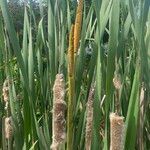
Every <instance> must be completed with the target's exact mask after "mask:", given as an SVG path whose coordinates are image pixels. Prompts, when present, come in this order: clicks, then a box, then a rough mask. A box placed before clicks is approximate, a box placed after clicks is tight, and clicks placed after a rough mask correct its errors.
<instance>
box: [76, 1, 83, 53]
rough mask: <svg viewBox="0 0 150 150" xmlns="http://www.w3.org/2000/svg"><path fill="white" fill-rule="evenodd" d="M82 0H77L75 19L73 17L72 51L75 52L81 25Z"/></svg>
mask: <svg viewBox="0 0 150 150" xmlns="http://www.w3.org/2000/svg"><path fill="white" fill-rule="evenodd" d="M83 2H84V1H83V0H79V3H78V7H77V11H76V19H75V28H74V52H75V54H76V53H77V52H78V47H79V40H80V33H81V26H82V12H83Z"/></svg>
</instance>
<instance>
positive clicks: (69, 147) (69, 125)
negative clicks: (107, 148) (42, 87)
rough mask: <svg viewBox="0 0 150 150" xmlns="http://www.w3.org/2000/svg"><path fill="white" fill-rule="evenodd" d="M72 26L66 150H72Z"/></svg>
mask: <svg viewBox="0 0 150 150" xmlns="http://www.w3.org/2000/svg"><path fill="white" fill-rule="evenodd" d="M73 37H74V25H72V27H71V31H70V35H69V49H68V103H67V106H68V110H67V150H72V141H73V106H74V84H75V79H74V47H73Z"/></svg>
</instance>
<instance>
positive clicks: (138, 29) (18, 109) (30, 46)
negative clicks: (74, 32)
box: [0, 0, 150, 150]
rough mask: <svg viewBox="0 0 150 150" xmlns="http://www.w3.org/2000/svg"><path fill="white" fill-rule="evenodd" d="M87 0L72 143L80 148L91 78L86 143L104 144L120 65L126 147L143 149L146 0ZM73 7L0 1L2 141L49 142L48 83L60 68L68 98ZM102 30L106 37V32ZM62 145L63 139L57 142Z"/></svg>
mask: <svg viewBox="0 0 150 150" xmlns="http://www.w3.org/2000/svg"><path fill="white" fill-rule="evenodd" d="M84 4H85V5H84V12H83V21H82V31H81V38H80V46H79V51H78V55H77V57H76V61H75V62H76V64H75V74H74V75H75V89H74V91H75V92H74V99H75V101H74V105H73V108H74V112H73V114H74V116H73V122H72V123H73V126H74V130H73V136H74V138H73V141H72V143H73V149H75V150H76V149H78V150H82V149H85V128H86V127H85V126H86V103H87V98H88V95H89V90H90V87H91V85H95V96H94V101H93V114H94V118H93V126H92V131H93V133H92V144H91V149H92V150H97V149H104V150H109V147H110V121H109V114H110V113H111V112H115V111H116V105H117V104H116V99H117V98H118V97H116V94H115V93H116V89H115V88H114V85H113V78H114V74H115V73H117V75H118V76H120V80H121V88H120V89H119V98H118V99H119V100H118V103H119V109H120V112H118V113H119V115H121V116H123V117H124V122H125V131H124V143H123V146H124V149H125V150H130V149H131V150H133V149H138V148H139V147H142V148H143V149H146V150H148V149H150V139H149V137H150V132H149V131H150V117H149V114H150V103H149V98H150V94H149V93H150V92H149V91H150V77H149V72H150V44H149V40H150V9H149V6H150V1H149V0H136V1H135V0H129V1H128V0H126V1H122V0H93V1H92V0H91V1H88V0H85V3H84ZM76 7H77V1H76V0H74V1H70V0H60V1H55V0H47V1H44V2H43V3H42V1H41V2H40V3H37V2H36V1H29V2H28V3H26V4H25V5H24V3H23V2H19V1H9V2H7V1H6V0H1V1H0V8H1V16H2V17H3V18H2V17H0V94H1V97H0V130H1V131H2V132H0V149H1V148H2V149H42V150H43V149H46V150H48V149H50V146H51V143H52V136H53V135H52V108H53V92H52V89H53V85H54V81H55V76H56V74H57V73H63V74H64V78H65V83H66V96H65V101H66V102H67V101H68V89H67V88H68V73H67V72H68V71H67V70H68V68H67V66H68V56H67V55H68V51H67V49H68V34H69V32H70V28H71V24H72V23H74V19H75V15H76V14H75V12H76ZM18 32H19V34H18ZM106 34H107V35H108V40H104V38H105V35H106ZM6 78H8V79H10V81H11V82H10V84H9V102H8V103H9V105H8V109H5V105H6V103H5V102H4V100H3V99H4V97H3V96H2V94H3V91H2V88H3V83H4V81H5V79H6ZM143 86H144V89H145V90H144V98H143V99H141V97H140V93H141V92H140V91H141V89H142V87H143ZM18 97H19V98H18ZM141 114H143V115H141ZM9 116H12V119H13V127H14V133H13V138H12V139H9V140H8V139H5V134H4V133H5V129H4V128H5V125H4V119H5V117H9ZM66 117H67V112H66ZM65 119H66V120H67V118H65ZM66 132H67V129H66ZM139 135H142V136H141V137H139ZM141 141H142V142H141ZM65 147H66V143H65V145H63V146H62V147H61V149H65Z"/></svg>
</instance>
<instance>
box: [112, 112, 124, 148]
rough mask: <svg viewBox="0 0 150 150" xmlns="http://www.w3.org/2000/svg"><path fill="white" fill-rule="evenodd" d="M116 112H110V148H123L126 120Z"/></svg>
mask: <svg viewBox="0 0 150 150" xmlns="http://www.w3.org/2000/svg"><path fill="white" fill-rule="evenodd" d="M123 119H124V118H123V117H121V116H118V115H117V114H116V113H111V114H110V130H111V134H110V135H111V145H110V150H123V136H124V127H125V125H124V121H123Z"/></svg>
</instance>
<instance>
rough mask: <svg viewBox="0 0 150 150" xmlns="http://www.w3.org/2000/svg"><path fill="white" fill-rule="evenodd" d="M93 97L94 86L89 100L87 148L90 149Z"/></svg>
mask: <svg viewBox="0 0 150 150" xmlns="http://www.w3.org/2000/svg"><path fill="white" fill-rule="evenodd" d="M93 99H94V88H91V89H90V93H89V97H88V102H87V122H86V134H85V146H86V150H90V148H91V140H92V125H93Z"/></svg>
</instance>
